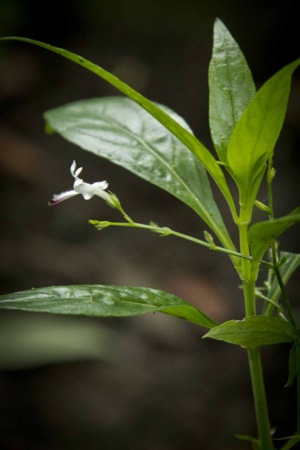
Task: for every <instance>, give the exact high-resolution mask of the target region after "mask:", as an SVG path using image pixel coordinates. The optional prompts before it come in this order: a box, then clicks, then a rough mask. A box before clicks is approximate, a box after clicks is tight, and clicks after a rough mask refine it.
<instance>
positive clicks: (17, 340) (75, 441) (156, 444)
mask: <svg viewBox="0 0 300 450" xmlns="http://www.w3.org/2000/svg"><path fill="white" fill-rule="evenodd" d="M293 5H294V2H292V1H291V0H290V1H289V0H286V1H277V2H276V1H275V2H274V1H264V2H261V1H259V0H256V1H243V2H238V1H233V0H231V1H230V0H225V1H222V2H221V1H217V0H213V1H211V0H210V1H208V0H205V1H192V0H186V1H185V2H184V3H183V2H172V1H170V0H151V2H150V1H137V0H129V1H123V0H120V1H116V0H111V1H109V2H104V1H99V0H98V1H96V0H77V1H71V0H64V1H57V0H52V1H51V2H47V3H45V2H36V1H30V0H0V35H1V36H5V35H6V36H7V35H18V36H26V37H31V38H34V39H38V40H42V41H46V42H49V43H51V44H54V45H57V46H61V47H64V48H67V49H68V50H71V51H74V52H76V53H79V54H81V55H82V56H85V57H86V58H88V59H91V60H92V61H94V62H96V63H99V64H100V65H102V66H103V67H105V68H106V69H108V70H110V71H112V72H113V73H115V74H116V75H118V76H119V77H120V78H122V79H124V81H127V82H128V83H129V84H131V85H132V86H133V87H135V88H136V89H137V90H139V91H141V92H142V93H143V94H144V95H146V96H147V97H149V98H150V99H153V100H155V101H158V102H160V103H163V104H165V105H167V106H169V107H171V108H172V109H174V110H175V111H176V112H177V113H179V114H180V115H182V116H183V117H184V118H185V119H186V120H187V122H188V123H189V124H190V125H191V127H192V128H193V130H194V132H195V134H196V135H197V136H198V137H199V138H200V139H201V140H202V141H203V142H204V143H205V144H206V145H207V146H208V147H209V148H210V149H212V145H211V141H210V137H209V128H208V86H207V71H208V64H209V60H210V56H211V46H212V29H213V23H214V20H215V18H216V17H220V18H221V19H222V20H223V21H224V23H225V24H226V26H227V27H228V28H229V30H230V31H231V33H232V34H233V36H234V37H235V38H236V40H237V41H238V42H239V44H240V46H241V48H242V50H243V52H244V54H245V56H246V58H247V60H248V62H249V65H250V67H251V69H252V71H253V75H254V79H255V81H256V82H257V85H258V86H259V85H260V84H261V83H262V82H264V81H265V80H266V79H267V78H268V77H269V76H271V75H272V74H273V73H274V72H275V71H277V70H278V69H280V68H281V67H282V66H283V65H285V64H287V63H289V62H291V61H292V60H293V59H296V58H297V57H298V56H299V31H298V24H297V20H298V15H297V13H296V10H295V6H293ZM299 83H300V79H299V73H298V74H296V75H295V77H294V81H293V87H292V96H291V100H290V103H289V108H288V114H287V118H286V122H285V126H284V130H283V132H282V135H281V137H280V139H279V142H278V145H277V152H276V157H275V166H276V167H277V168H278V174H277V179H276V182H275V185H274V189H275V194H276V195H277V197H276V200H275V202H276V213H277V215H280V214H284V213H287V212H289V211H290V210H291V209H292V208H294V207H295V206H297V204H298V203H299V190H298V185H299V183H298V180H299V157H298V144H299V113H300V111H299V96H300V87H299V86H300V85H299ZM116 94H118V93H117V92H116V91H115V90H114V89H112V88H111V87H110V86H108V85H107V84H106V83H105V82H103V81H101V80H100V79H98V78H97V77H95V76H93V75H92V74H90V73H87V72H85V71H84V70H83V69H82V68H80V67H77V66H75V65H74V64H72V63H71V62H68V61H65V60H63V59H60V58H59V57H58V56H56V55H52V54H49V53H48V52H46V51H43V50H41V49H38V48H35V47H32V46H26V45H24V44H21V43H16V42H11V43H2V44H1V46H0V100H1V101H0V173H1V179H0V183H1V206H2V214H1V235H0V240H1V261H0V267H1V275H0V276H1V293H5V292H13V291H16V290H25V289H30V288H31V287H40V286H47V285H60V284H83V283H98V284H101V283H103V284H124V285H144V286H151V287H155V288H160V289H165V290H168V291H170V292H173V293H175V294H177V295H179V296H181V297H183V298H184V299H186V300H188V301H190V302H191V303H193V304H194V305H196V306H198V307H199V308H200V309H201V310H203V311H205V312H206V313H207V314H210V315H212V316H213V317H214V318H215V319H216V320H220V321H224V320H228V319H230V318H242V317H243V305H242V300H241V292H240V291H239V289H238V283H239V280H238V279H237V277H236V276H235V274H234V272H233V270H232V268H231V267H230V264H228V260H227V258H226V257H225V256H222V255H218V254H214V253H212V252H208V251H207V250H205V249H201V248H196V247H192V246H191V244H189V243H187V242H181V241H179V240H175V239H172V238H166V239H161V238H159V237H158V236H155V235H153V234H147V233H146V232H132V231H127V230H121V229H108V230H105V231H103V232H97V231H96V230H95V229H93V228H92V227H91V226H89V225H88V223H87V221H88V219H90V218H95V219H102V220H106V219H107V220H115V219H119V217H118V216H117V213H116V211H114V210H112V209H111V208H108V207H107V206H106V205H105V204H104V203H103V202H99V200H97V199H92V200H91V201H89V202H84V201H82V199H81V198H79V197H78V198H76V199H73V200H70V201H69V202H66V203H64V204H62V205H58V206H57V207H55V208H48V206H47V202H48V200H49V199H50V198H51V197H52V195H53V194H54V193H59V192H61V191H63V190H68V189H70V188H71V186H72V179H71V176H70V174H69V166H70V164H71V162H72V160H73V159H76V161H77V162H78V164H79V165H80V166H83V167H84V179H85V180H87V181H90V182H92V181H96V180H99V179H107V180H108V181H109V184H110V189H111V190H112V191H113V192H116V193H117V194H118V196H119V197H120V199H121V201H122V204H123V206H124V207H125V209H126V210H127V211H128V213H129V214H130V215H131V216H132V217H133V218H135V219H136V220H137V221H140V222H146V223H148V222H149V221H151V220H153V221H155V222H157V223H159V224H160V225H163V226H170V227H172V228H174V229H176V230H179V231H183V232H186V233H190V234H193V235H195V236H199V237H201V236H202V234H203V230H204V226H203V223H201V221H200V220H198V219H197V217H196V216H195V215H194V214H193V213H192V212H190V211H189V210H188V209H187V208H186V207H185V206H184V205H181V204H180V203H179V202H178V201H177V200H176V199H174V198H172V197H171V196H170V195H168V194H167V193H164V192H161V191H159V190H158V189H157V188H156V187H153V186H150V185H148V184H147V183H146V182H144V181H142V180H140V179H138V178H137V177H135V176H134V175H131V174H129V173H127V172H125V171H124V170H123V169H121V168H119V167H117V166H114V165H112V164H111V163H109V162H107V161H105V160H100V159H97V158H96V157H95V156H93V155H91V154H88V153H85V152H82V151H81V150H79V149H77V148H76V147H74V146H72V145H71V144H69V143H67V142H65V141H63V139H61V138H60V137H58V136H51V137H50V136H48V135H46V134H45V133H44V122H43V118H42V114H43V112H44V111H45V110H47V109H51V108H53V107H56V106H60V105H62V104H64V103H67V102H71V101H75V100H79V99H84V98H91V97H97V96H106V95H116ZM264 195H265V193H264V192H262V193H261V198H260V200H262V201H263V200H264ZM219 197H220V196H219V195H218V193H217V192H216V198H217V199H218V201H219V204H220V208H221V209H222V211H223V212H224V214H225V216H226V217H228V212H227V210H226V208H225V207H224V204H223V202H222V199H221V198H219ZM229 228H230V225H229ZM232 232H234V230H232ZM281 243H282V246H283V247H284V249H285V250H289V251H293V252H299V251H300V244H299V228H297V227H296V228H295V229H294V231H293V232H292V233H290V237H283V238H282V240H281ZM297 278H298V277H297V276H294V277H293V279H292V281H291V285H290V288H289V289H290V293H291V297H292V298H293V301H294V302H295V303H297V300H298V299H299V283H298V282H297ZM0 322H1V326H0V353H1V358H0V369H1V373H0V414H1V420H0V448H1V449H12V450H19V449H20V450H23V449H26V450H27V449H30V450H31V449H45V450H50V449H51V450H62V449H66V450H68V449H72V450H83V449H84V450H85V449H107V450H115V449H120V448H122V449H123V450H153V449H156V450H171V449H172V450H173V449H174V450H194V449H201V450H219V449H221V448H222V449H223V450H226V449H228V450H234V449H239V450H241V449H243V448H245V449H246V448H249V446H248V444H246V443H243V442H242V441H237V440H236V439H235V438H234V437H233V434H234V433H239V434H245V433H249V434H250V433H253V434H254V433H255V424H254V420H253V409H252V399H251V388H250V382H249V376H248V367H247V361H246V357H245V355H244V352H243V351H242V350H240V349H238V348H235V347H233V346H229V345H225V344H221V343H217V342H209V341H202V340H201V336H202V334H203V333H202V331H203V330H200V329H198V328H197V327H195V326H193V325H191V324H188V323H184V322H181V321H180V320H176V319H174V318H171V317H167V316H166V317H165V316H163V315H159V314H156V315H149V316H144V317H137V318H131V319H126V320H123V319H114V320H100V319H88V318H63V317H56V316H50V315H48V316H47V315H34V314H28V313H20V312H15V313H4V312H1V315H0ZM288 350H289V349H288V347H287V346H280V345H278V346H275V347H274V348H267V349H263V356H264V368H265V372H266V380H267V390H268V399H269V402H270V406H271V413H272V424H273V425H274V426H275V427H278V430H277V432H278V435H280V436H282V435H288V434H291V433H293V431H294V429H295V421H294V412H295V392H294V391H293V389H290V390H287V389H285V390H284V389H283V385H284V384H285V382H286V378H287V359H288Z"/></svg>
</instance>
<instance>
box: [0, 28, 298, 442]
mask: <svg viewBox="0 0 300 450" xmlns="http://www.w3.org/2000/svg"><path fill="white" fill-rule="evenodd" d="M2 40H19V41H23V42H27V43H29V44H34V45H37V46H40V47H42V48H44V49H46V50H49V51H51V52H54V53H56V54H58V55H60V56H62V57H64V58H67V59H69V60H71V61H72V62H74V63H76V64H79V65H81V66H82V67H84V68H85V69H87V70H89V71H91V72H93V73H94V74H95V75H97V76H99V77H100V78H102V79H104V80H105V81H107V82H108V83H110V84H111V85H113V86H114V87H115V88H116V89H118V90H119V91H120V92H121V93H123V94H125V97H118V96H116V97H107V98H100V99H98V98H96V99H90V100H84V101H79V102H75V103H72V104H69V105H65V106H61V107H58V108H55V109H53V110H51V111H48V112H46V113H45V120H46V130H47V131H48V132H56V133H59V134H60V135H61V136H62V137H63V138H65V139H67V140H68V141H70V142H72V143H74V144H75V145H77V146H79V147H81V148H82V149H83V150H86V151H89V152H92V153H94V154H95V155H97V156H100V157H102V158H106V159H108V160H110V161H111V162H113V163H115V164H118V165H120V166H122V167H124V168H125V169H127V170H129V171H131V172H133V173H134V174H136V175H138V176H140V177H141V178H143V179H144V180H146V181H148V182H150V183H153V184H154V185H156V186H158V187H160V188H162V189H164V190H166V191H168V192H169V193H170V194H172V195H174V196H175V197H176V198H177V199H179V200H180V201H182V202H183V203H185V204H186V205H188V206H189V207H190V208H191V209H192V210H193V211H194V212H195V213H196V214H197V215H198V216H199V217H200V218H201V219H202V220H203V222H204V223H205V225H206V227H207V229H208V230H206V231H205V233H204V239H203V240H201V239H198V238H196V237H193V236H189V235H185V234H183V233H180V232H177V231H174V230H171V229H170V228H166V227H159V226H158V225H156V224H154V223H150V224H140V223H138V222H136V221H135V220H133V219H132V218H131V217H129V215H128V214H127V213H126V212H125V211H124V209H123V208H122V205H121V203H120V200H119V199H118V197H117V196H116V195H115V194H113V193H111V192H108V193H103V191H104V190H105V189H106V186H104V185H103V182H101V183H99V182H97V183H94V184H92V185H90V184H88V183H84V182H83V180H81V179H80V178H79V174H80V173H81V170H82V169H81V168H80V169H76V165H75V163H73V165H72V175H73V176H74V178H75V182H74V186H73V190H72V191H67V192H66V193H63V194H61V196H58V198H59V201H62V200H65V199H67V198H68V196H71V195H78V194H82V195H83V197H84V198H85V199H88V198H91V196H93V195H99V196H100V197H102V198H104V200H106V201H107V203H108V204H109V205H110V206H112V207H114V208H116V209H117V210H118V211H119V212H120V213H121V215H122V216H123V221H122V222H108V221H98V220H91V221H90V223H91V224H92V225H94V226H95V227H96V228H97V229H100V230H103V229H105V228H108V227H110V226H119V227H132V228H142V229H145V230H150V231H153V232H155V233H158V234H160V235H162V236H168V235H173V236H177V237H180V238H183V239H187V240H190V241H192V242H194V243H196V244H198V245H202V246H205V247H208V248H209V249H211V250H213V251H219V252H223V253H227V254H228V256H229V258H230V260H231V262H232V264H233V268H234V270H236V271H237V273H238V275H239V277H240V280H241V283H242V286H243V294H244V304H245V318H244V319H243V320H240V321H237V320H230V321H227V322H225V323H223V324H217V323H216V322H215V321H214V319H212V318H210V317H208V316H207V315H206V314H205V313H204V312H202V311H199V310H198V309H196V308H194V307H193V306H191V305H189V304H188V303H186V302H185V301H183V300H181V299H179V298H177V297H175V296H174V295H172V294H169V293H167V292H163V291H158V290H154V289H149V288H143V287H128V286H127V287H125V286H122V287H121V286H99V285H93V286H90V285H89V286H80V285H79V286H56V287H48V288H40V289H33V290H30V291H23V292H17V293H13V294H8V295H3V296H1V298H0V308H1V309H23V310H27V311H39V312H48V313H55V314H82V315H89V316H93V317H94V316H101V317H105V316H114V317H116V316H120V317H123V316H133V315H138V314H145V313H148V312H154V311H156V312H161V313H165V314H170V315H173V316H176V317H179V318H183V319H186V320H188V321H190V322H193V323H194V324H197V325H199V326H202V327H205V328H208V329H209V331H208V332H207V333H206V334H205V335H204V337H205V338H212V339H215V340H221V341H225V342H228V343H231V344H234V345H238V346H241V347H242V348H244V349H246V350H247V354H248V359H249V364H250V373H251V379H252V387H253V396H254V405H255V412H256V419H257V428H258V437H257V438H252V437H249V436H240V438H241V439H244V440H249V441H250V442H251V443H252V445H253V448H258V449H260V450H272V449H274V448H275V447H274V441H273V439H272V436H271V427H270V421H269V414H268V408H267V402H266V395H265V387H264V381H263V374H262V368H261V361H260V352H259V348H260V347H261V346H263V345H270V344H276V343H283V342H284V343H289V344H291V354H290V355H291V356H290V362H289V368H290V374H289V379H288V382H287V386H290V385H292V383H293V381H294V379H295V378H296V379H297V384H298V391H299V392H300V350H299V348H300V346H299V332H298V327H297V323H296V320H295V317H294V313H293V311H292V307H291V304H290V300H289V298H288V295H287V292H286V288H285V286H286V283H287V281H288V280H289V278H290V277H291V275H292V274H293V272H294V271H295V270H296V269H297V268H298V266H299V264H300V255H296V254H292V253H287V252H278V246H277V243H276V239H277V237H278V236H279V235H280V234H282V233H283V232H285V231H286V230H287V229H289V228H290V227H292V226H293V225H294V224H295V223H297V222H299V221H300V208H296V209H294V210H293V211H292V212H290V213H288V214H287V215H285V216H284V217H281V218H275V216H274V208H273V194H272V182H273V179H274V177H275V169H274V167H273V154H274V148H275V145H276V142H277V139H278V136H279V134H280V131H281V128H282V125H283V121H284V117H285V114H286V109H287V103H288V98H289V92H290V86H291V78H292V75H293V73H294V71H295V70H296V68H297V67H298V66H299V64H300V59H297V60H296V61H294V62H292V63H290V64H288V65H287V66H285V67H284V68H282V69H281V70H279V71H278V72H277V73H276V74H275V75H273V76H272V77H271V78H270V79H269V80H267V81H266V82H265V83H264V84H263V85H262V86H261V88H260V89H259V90H258V91H257V92H256V88H255V84H254V82H253V77H252V74H251V71H250V69H249V67H248V64H247V61H246V59H245V57H244V55H243V53H242V52H241V50H240V48H239V46H238V44H237V42H236V41H235V40H234V38H233V37H232V36H231V34H230V33H229V31H228V30H227V28H226V27H225V25H224V24H223V23H222V22H221V21H220V20H219V19H217V20H216V22H215V26H214V44H213V53H212V59H211V62H210V66H209V123H210V129H211V136H212V141H213V144H214V148H215V151H216V155H217V157H215V156H214V155H213V153H212V152H210V151H209V150H208V149H207V148H206V147H205V146H204V145H203V144H202V143H201V141H200V140H199V139H198V138H197V137H195V136H194V134H193V133H192V131H191V129H190V128H189V126H188V125H187V124H186V122H185V121H184V120H183V119H182V118H181V117H179V116H178V115H177V114H176V113H175V112H173V111H172V110H171V109H169V108H167V107H165V106H163V105H160V104H158V103H154V102H151V101H150V100H148V99H147V98H145V97H144V96H142V95H141V94H140V93H138V92H137V91H135V90H134V89H132V88H131V87H130V86H128V85H127V84H126V83H124V82H123V81H121V80H119V79H118V78H117V77H115V76H114V75H113V74H111V73H109V72H108V71H106V70H105V69H103V68H102V67H100V66H98V65H96V64H94V63H92V62H90V61H88V60H86V59H84V58H83V57H81V56H79V55H76V54H74V53H71V52H69V51H67V50H64V49H60V48H57V47H53V46H51V45H49V44H45V43H42V42H38V41H34V40H31V39H27V38H17V37H11V38H3V39H2ZM75 169H76V170H75ZM208 175H209V176H210V177H211V179H212V180H213V181H214V182H215V183H216V186H217V187H218V188H219V190H220V192H221V194H222V195H223V196H224V198H225V200H226V202H227V205H228V208H229V210H230V212H231V217H232V220H233V223H234V224H235V226H236V227H237V230H238V233H239V244H238V245H236V244H235V243H234V242H233V239H232V237H231V236H230V234H229V233H228V230H227V228H226V226H225V224H224V221H223V218H222V215H221V213H220V210H219V208H218V206H217V204H216V202H215V200H214V196H213V192H212V190H211V187H210V182H209V178H208ZM228 177H230V178H231V179H232V181H233V182H234V183H235V185H236V188H237V191H238V195H239V198H238V204H236V203H235V201H234V197H233V195H232V193H231V190H230V189H229V185H228V183H227V180H228ZM264 179H266V183H267V187H268V202H267V204H263V203H261V202H259V201H258V200H257V195H258V192H259V189H260V186H261V183H262V181H263V180H264ZM100 185H101V188H100ZM103 186H104V187H103ZM52 203H53V202H52ZM54 203H55V202H54ZM255 206H257V207H259V208H260V209H261V210H262V211H264V212H265V214H266V220H264V221H261V222H257V223H252V215H253V208H254V207H255ZM262 268H264V269H266V270H265V273H266V274H267V278H266V280H265V283H264V284H263V286H262V287H260V286H259V285H257V279H258V274H259V271H260V269H262ZM258 301H260V303H258ZM258 305H259V307H258ZM258 311H259V312H258ZM296 422H297V425H296V432H295V435H294V436H291V437H289V438H286V441H287V442H286V443H285V444H284V446H283V447H282V449H288V448H292V447H294V446H295V445H296V444H297V442H298V441H299V434H300V395H298V404H297V419H296Z"/></svg>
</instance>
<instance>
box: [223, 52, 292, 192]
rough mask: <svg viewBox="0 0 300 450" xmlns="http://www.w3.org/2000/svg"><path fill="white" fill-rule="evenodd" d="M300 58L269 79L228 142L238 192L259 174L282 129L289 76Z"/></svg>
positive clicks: (229, 162)
mask: <svg viewBox="0 0 300 450" xmlns="http://www.w3.org/2000/svg"><path fill="white" fill-rule="evenodd" d="M299 64H300V58H299V59H297V60H296V61H294V62H292V63H291V64H289V65H287V66H285V67H284V68H283V69H281V70H280V71H279V72H277V73H276V74H275V75H274V76H272V78H270V79H269V80H268V81H267V82H266V83H265V84H264V85H263V86H262V87H261V88H260V89H259V91H258V92H257V93H256V94H255V96H254V97H253V99H252V101H251V102H250V104H249V105H248V107H247V108H246V109H245V111H244V113H243V114H242V116H241V118H240V120H239V122H238V123H237V125H236V127H235V129H234V130H233V133H232V135H231V138H230V140H229V143H228V150H227V162H228V165H229V169H230V171H231V173H232V176H233V178H234V179H235V181H236V183H237V185H238V186H239V187H240V189H242V190H243V189H244V190H247V189H249V186H251V183H252V180H253V179H254V178H255V177H256V176H257V174H258V173H259V172H261V170H262V168H263V167H264V165H265V163H266V161H267V160H268V158H269V157H270V156H271V155H272V153H273V150H274V146H275V144H276V141H277V139H278V136H279V133H280V131H281V128H282V124H283V120H284V117H285V113H286V108H287V102H288V97H289V93H290V85H291V77H292V74H293V72H294V71H295V69H296V68H297V67H298V66H299Z"/></svg>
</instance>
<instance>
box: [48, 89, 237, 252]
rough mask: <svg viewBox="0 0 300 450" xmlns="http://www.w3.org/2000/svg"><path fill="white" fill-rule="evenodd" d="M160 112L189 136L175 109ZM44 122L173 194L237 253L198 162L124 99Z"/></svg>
mask: <svg viewBox="0 0 300 450" xmlns="http://www.w3.org/2000/svg"><path fill="white" fill-rule="evenodd" d="M160 108H161V110H162V111H164V112H166V113H167V114H168V116H169V117H170V118H172V120H175V121H176V122H177V123H178V124H180V126H181V127H184V128H185V129H187V130H189V131H190V129H189V127H188V125H187V124H186V122H185V121H184V120H183V119H182V118H181V117H179V116H178V115H177V114H175V113H174V112H173V111H172V110H170V109H169V108H167V107H165V106H162V105H160ZM45 118H46V121H47V123H48V124H49V125H50V127H51V128H52V129H54V130H56V131H57V132H58V133H60V134H61V135H62V136H63V137H64V138H65V139H67V140H68V141H70V142H72V143H74V144H76V145H79V146H80V147H81V148H82V149H84V150H87V151H90V152H92V153H94V154H96V155H98V156H101V157H104V158H107V159H109V160H110V161H111V162H113V163H115V164H118V165H120V166H122V167H124V168H125V169H127V170H130V171H131V172H133V173H134V174H136V175H138V176H140V177H141V178H143V179H145V180H147V181H149V182H150V183H153V184H155V185H156V186H159V187H160V188H162V189H165V190H166V191H168V192H169V193H171V194H173V195H175V197H177V198H179V199H180V200H181V201H183V202H184V203H186V204H187V205H188V206H190V207H191V208H192V209H193V210H194V211H195V212H196V213H197V214H198V215H199V216H200V217H201V218H202V219H203V220H204V221H205V223H206V224H207V225H208V226H209V227H210V228H211V229H212V230H213V231H214V232H215V233H216V235H217V236H218V238H219V239H220V241H221V242H222V243H223V245H224V246H226V247H227V248H233V244H232V242H231V241H230V238H229V235H228V233H227V231H226V228H225V225H224V222H223V220H222V217H221V215H220V212H219V210H218V207H217V205H216V203H215V201H214V198H213V194H212V190H211V187H210V185H209V181H208V178H207V174H206V171H205V169H204V168H203V166H202V164H201V163H200V162H199V160H198V158H197V157H196V156H194V155H193V154H192V153H191V152H190V151H189V150H188V149H187V147H186V146H185V145H183V144H182V143H181V142H180V141H179V140H178V139H177V138H175V137H174V135H173V134H172V133H170V131H168V130H167V129H166V128H165V127H164V126H163V125H161V124H160V123H159V122H158V121H157V120H156V119H154V118H153V117H151V115H150V114H149V113H148V112H147V111H145V110H143V109H142V108H141V107H140V106H139V105H137V104H136V103H135V102H133V101H132V100H130V99H128V98H124V97H104V98H98V99H97V98H95V99H91V100H84V101H79V102H75V103H71V104H68V105H65V106H62V107H60V108H56V109H53V110H51V111H48V112H46V113H45ZM190 132H191V131H190Z"/></svg>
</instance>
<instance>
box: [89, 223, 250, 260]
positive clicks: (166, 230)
mask: <svg viewBox="0 0 300 450" xmlns="http://www.w3.org/2000/svg"><path fill="white" fill-rule="evenodd" d="M89 223H90V224H91V225H94V226H95V227H96V228H97V229H99V230H103V229H104V228H107V227H111V226H114V227H124V228H139V229H142V230H149V231H152V232H154V233H157V234H160V235H161V236H176V237H179V238H181V239H185V240H187V241H190V242H194V243H195V244H198V245H202V246H203V247H206V248H209V249H210V250H214V251H216V252H220V253H225V254H227V255H231V256H236V257H238V258H242V259H247V260H251V257H250V256H246V255H242V254H241V253H239V252H236V251H234V250H230V249H228V248H224V247H220V246H218V245H215V244H214V243H212V242H207V241H203V240H201V239H197V238H195V237H193V236H190V235H188V234H184V233H179V232H178V231H174V230H172V229H171V228H168V227H159V226H157V225H152V224H150V225H147V224H144V223H137V222H133V221H132V220H131V219H130V221H128V222H108V221H98V220H90V221H89Z"/></svg>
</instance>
